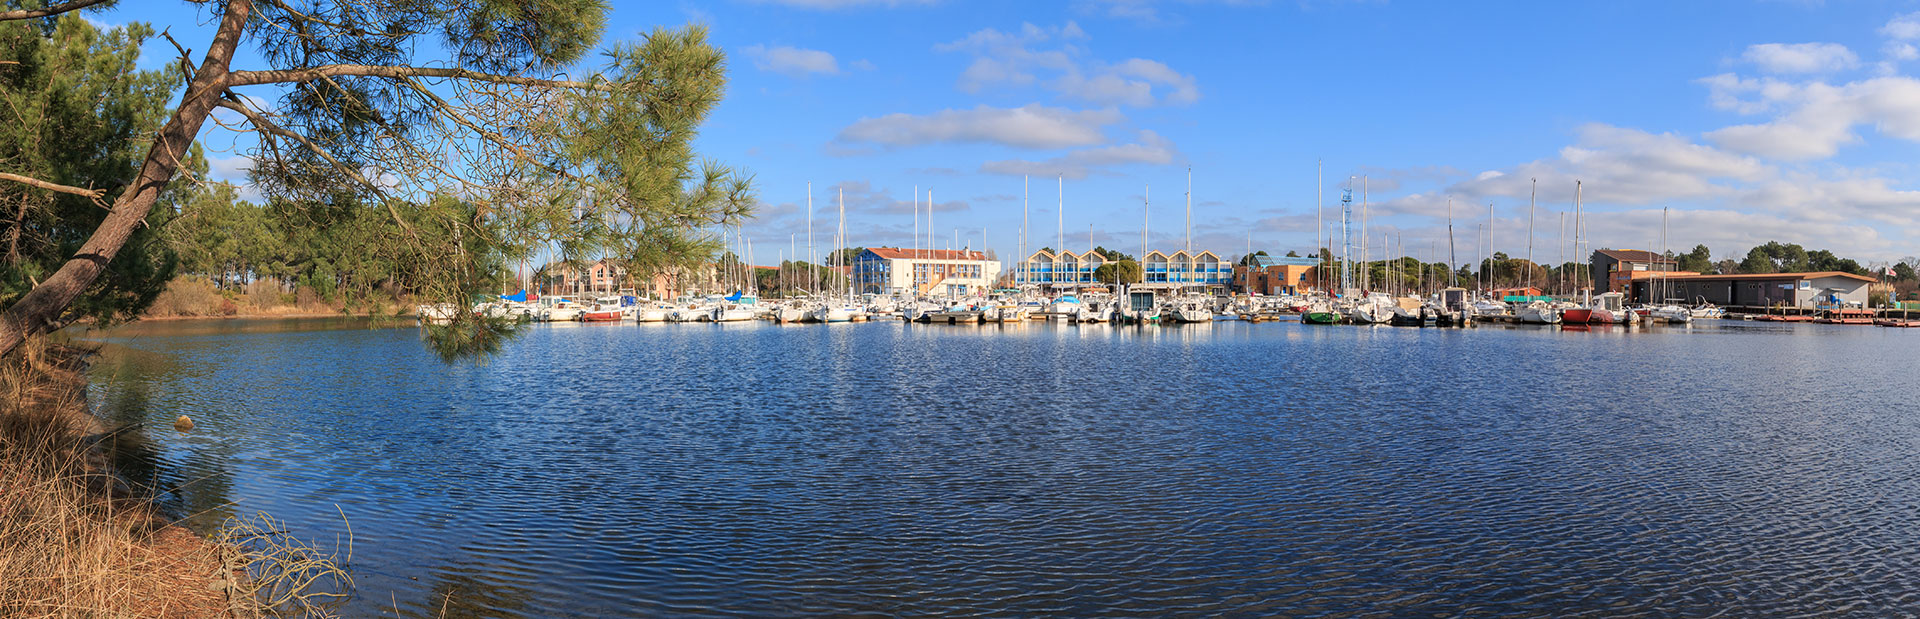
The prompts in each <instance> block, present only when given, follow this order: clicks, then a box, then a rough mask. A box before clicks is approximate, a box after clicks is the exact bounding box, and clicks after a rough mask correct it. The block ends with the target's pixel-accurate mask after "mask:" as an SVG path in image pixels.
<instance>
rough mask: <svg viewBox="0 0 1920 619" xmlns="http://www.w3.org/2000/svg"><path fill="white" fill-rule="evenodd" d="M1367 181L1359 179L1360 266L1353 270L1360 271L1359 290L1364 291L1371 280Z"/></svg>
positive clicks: (1365, 178) (1364, 177) (1362, 178)
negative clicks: (1368, 258) (1368, 250)
mask: <svg viewBox="0 0 1920 619" xmlns="http://www.w3.org/2000/svg"><path fill="white" fill-rule="evenodd" d="M1367 180H1368V177H1366V176H1362V177H1360V264H1358V265H1356V267H1355V268H1358V269H1360V289H1361V290H1366V289H1367V288H1368V287H1369V286H1368V284H1371V283H1372V282H1371V281H1369V280H1372V279H1373V267H1372V265H1369V264H1367Z"/></svg>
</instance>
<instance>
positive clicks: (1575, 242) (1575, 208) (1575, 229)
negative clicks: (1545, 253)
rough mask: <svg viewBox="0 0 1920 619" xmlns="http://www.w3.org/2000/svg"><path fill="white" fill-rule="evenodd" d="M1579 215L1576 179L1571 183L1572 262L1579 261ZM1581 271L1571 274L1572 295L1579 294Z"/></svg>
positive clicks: (1578, 188)
mask: <svg viewBox="0 0 1920 619" xmlns="http://www.w3.org/2000/svg"><path fill="white" fill-rule="evenodd" d="M1580 215H1581V209H1580V181H1579V180H1577V179H1576V180H1574V181H1573V259H1574V260H1579V259H1580V220H1581V217H1580ZM1581 270H1585V269H1580V270H1576V271H1574V272H1573V292H1574V294H1579V293H1580V271H1581Z"/></svg>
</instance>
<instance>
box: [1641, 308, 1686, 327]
mask: <svg viewBox="0 0 1920 619" xmlns="http://www.w3.org/2000/svg"><path fill="white" fill-rule="evenodd" d="M1647 316H1648V317H1649V318H1651V319H1653V320H1657V321H1660V322H1664V323H1668V324H1676V325H1684V324H1687V323H1690V322H1693V312H1691V311H1688V309H1687V308H1685V307H1682V306H1679V305H1662V306H1660V307H1656V308H1653V309H1652V310H1650V311H1648V312H1647Z"/></svg>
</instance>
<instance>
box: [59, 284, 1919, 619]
mask: <svg viewBox="0 0 1920 619" xmlns="http://www.w3.org/2000/svg"><path fill="white" fill-rule="evenodd" d="M104 339H105V340H107V341H108V342H110V343H111V345H110V346H109V347H108V349H107V351H106V354H105V355H104V356H103V357H102V358H101V359H99V360H98V362H97V363H96V365H95V367H94V369H93V372H92V375H93V378H94V380H95V383H94V387H93V396H94V401H95V404H96V405H97V406H98V407H99V408H100V410H101V413H102V415H104V416H106V417H108V418H110V419H112V420H116V421H119V422H125V423H134V422H145V423H146V424H147V425H146V426H145V429H144V430H142V431H138V432H136V433H135V438H137V439H139V441H140V442H141V447H140V448H139V449H135V450H133V453H132V455H131V456H130V457H131V459H132V463H131V464H130V466H131V469H130V470H132V471H133V472H134V474H135V475H138V476H142V477H145V478H147V479H150V480H153V481H154V482H156V483H158V484H159V485H160V486H162V487H165V488H169V489H172V490H173V492H172V493H171V494H169V495H168V496H167V497H166V500H167V502H168V505H169V506H171V507H173V508H175V509H177V510H179V511H180V512H181V513H187V514H194V516H193V518H192V519H191V520H190V522H191V523H192V524H194V526H197V527H208V526H212V525H216V524H218V522H219V521H220V520H221V519H222V518H223V517H225V516H226V515H227V514H232V513H251V512H255V511H266V512H269V513H271V514H273V515H274V516H276V517H278V518H281V519H284V520H285V521H286V522H287V523H288V525H289V527H290V528H291V529H292V530H293V531H294V532H295V533H296V534H297V535H298V536H300V537H304V538H308V539H316V540H320V541H322V542H324V543H327V544H331V543H332V540H333V539H335V538H336V536H338V537H340V538H342V539H344V537H345V532H346V531H345V526H344V525H343V523H342V522H341V517H340V514H341V513H344V514H345V515H346V517H347V518H348V519H349V520H350V521H351V523H352V529H353V534H354V535H355V539H356V540H357V544H356V546H355V548H354V551H353V562H352V565H351V568H352V569H353V572H354V575H355V578H356V580H357V581H358V584H359V590H358V592H359V597H358V598H357V599H355V600H354V601H353V602H352V605H351V606H349V607H348V608H346V609H345V610H346V612H347V613H348V614H350V615H356V616H361V615H372V614H379V613H383V612H384V613H387V614H392V613H393V612H394V609H395V608H396V607H397V608H398V609H399V611H400V612H401V613H402V614H405V615H410V616H436V615H438V613H440V612H441V609H442V608H443V606H444V607H445V608H446V611H447V614H448V615H449V616H495V617H544V616H556V615H558V616H577V615H590V616H591V615H689V614H735V615H759V616H765V615H796V614H832V615H844V614H857V613H869V614H883V615H927V614H936V615H1036V614H1066V615H1080V616H1085V615H1100V616H1114V615H1146V616H1167V615H1218V614H1230V615H1246V616H1258V615H1276V614H1285V615H1307V616H1311V615H1334V616H1351V615H1414V614H1419V615H1440V616H1450V615H1488V614H1505V615H1534V616H1539V615H1550V616H1563V617H1564V616H1604V617H1618V616H1636V615H1639V616H1652V615H1657V616H1676V615H1679V616H1696V615H1698V616H1704V615H1715V614H1723V615H1732V616H1756V615H1761V616H1787V615H1815V616H1849V615H1851V616H1884V615H1889V614H1899V613H1911V612H1913V611H1914V609H1916V608H1920V580H1915V578H1914V576H1913V575H1914V574H1916V573H1920V457H1916V455H1917V454H1920V449H1916V443H1920V408H1917V407H1916V406H1915V400H1916V397H1917V396H1920V386H1917V384H1920V383H1916V380H1915V370H1916V369H1917V368H1920V355H1916V354H1915V352H1914V351H1915V345H1916V344H1920V332H1912V331H1909V330H1902V329H1884V328H1877V327H1838V326H1825V325H1768V324H1762V323H1741V322H1724V323H1715V322H1703V323H1701V324H1699V325H1696V326H1693V327H1652V328H1636V329H1626V328H1619V327H1602V328H1596V329H1594V330H1591V331H1573V330H1559V329H1554V328H1544V327H1519V326H1486V327H1479V328H1474V329H1467V330H1441V329H1413V328H1393V327H1373V328H1361V327H1349V326H1313V325H1301V324H1297V323H1269V324H1245V323H1226V322H1223V323H1215V324H1212V325H1189V326H1182V327H1150V328H1144V329H1142V328H1133V327H1125V328H1121V327H1112V326H1087V327H1073V326H1066V325H1053V324H1045V323H1040V324H1024V325H1008V326H1005V327H1001V326H986V327H955V326H929V325H904V324H900V323H893V322H886V323H866V324H836V325H796V326H780V325H774V324H767V323H748V324H720V325H715V324H646V325H633V324H626V325H599V324H561V325H535V326H533V327H531V328H530V329H529V332H528V333H527V334H526V335H525V336H524V337H523V338H521V339H520V340H518V341H516V342H514V343H513V344H511V345H509V346H508V348H507V349H506V350H505V352H504V353H502V354H501V355H499V356H498V357H496V358H494V359H492V360H491V361H490V362H488V363H485V364H482V365H474V364H460V365H446V364H443V363H441V362H440V361H439V360H438V359H437V358H436V357H435V356H434V355H433V354H432V353H431V352H430V351H429V350H428V349H427V348H425V347H424V346H423V345H422V343H421V342H420V335H419V332H418V331H417V330H415V329H413V328H411V327H407V328H384V329H370V328H367V327H366V326H365V325H364V324H361V323H355V322H352V321H345V320H320V321H282V322H247V321H225V322H176V323H154V324H142V325H135V326H132V327H128V328H123V329H121V330H118V331H115V332H113V333H111V334H110V335H109V336H107V337H105V338H104ZM180 414H188V415H191V416H193V418H194V419H195V421H196V422H197V424H198V428H197V429H195V430H194V431H192V432H191V433H186V434H181V433H177V432H175V431H174V430H173V429H172V428H171V425H170V424H171V420H172V419H173V418H174V417H175V416H177V415H180ZM336 506H337V507H336ZM336 509H337V510H338V511H336Z"/></svg>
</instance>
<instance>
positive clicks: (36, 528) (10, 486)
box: [0, 340, 352, 617]
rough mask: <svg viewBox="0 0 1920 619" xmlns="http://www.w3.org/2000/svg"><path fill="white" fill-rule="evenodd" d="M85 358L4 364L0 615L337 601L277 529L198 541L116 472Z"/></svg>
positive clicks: (290, 607) (342, 584)
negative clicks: (93, 408) (90, 403)
mask: <svg viewBox="0 0 1920 619" xmlns="http://www.w3.org/2000/svg"><path fill="white" fill-rule="evenodd" d="M83 357H84V354H83V351H76V350H73V349H68V348H61V347H55V346H50V345H48V344H47V343H45V342H44V341H40V340H33V341H29V342H28V343H26V344H23V345H21V347H20V348H19V349H18V350H16V351H15V352H14V353H13V354H11V355H9V356H8V357H7V358H5V359H0V617H226V616H234V617H258V616H265V615H299V614H305V615H322V616H324V615H327V614H328V613H329V612H330V608H329V606H328V603H330V602H333V601H339V600H343V599H344V595H343V592H346V591H350V590H351V588H352V580H351V579H350V578H348V577H347V574H346V573H345V572H344V571H342V570H341V568H339V567H338V564H337V563H336V561H335V560H334V557H332V556H329V555H325V554H323V553H320V552H318V551H316V550H314V549H312V548H310V547H307V546H305V545H302V544H299V543H298V542H297V541H293V540H291V539H289V538H288V537H287V535H286V533H285V527H282V526H279V524H278V523H275V522H273V521H272V520H270V519H266V518H264V517H256V518H253V519H247V520H241V521H235V522H233V523H231V524H230V526H229V527H228V528H227V530H226V531H225V532H223V534H222V535H221V536H220V540H219V541H218V542H213V541H208V540H205V539H201V538H199V537H197V536H195V535H193V534H192V533H190V532H188V531H186V530H185V529H182V528H180V527H177V526H172V525H171V523H170V522H169V521H168V520H167V519H165V518H163V517H162V516H161V515H160V514H159V513H158V511H157V510H156V509H155V508H154V507H153V506H152V504H151V503H150V502H149V501H147V500H146V499H145V496H144V495H143V494H142V493H141V492H139V491H138V489H135V488H133V487H130V486H129V485H127V484H126V483H124V482H123V481H122V480H121V479H119V478H118V477H116V476H115V475H113V474H112V472H111V470H110V469H109V467H108V463H107V461H106V458H105V457H104V456H103V455H102V453H101V450H100V449H98V448H97V447H96V444H97V443H98V442H99V441H100V440H101V439H102V438H103V436H104V435H103V434H102V430H103V428H101V426H100V424H99V422H98V421H97V420H96V419H95V418H93V417H92V416H91V415H90V414H88V413H87V410H86V406H85V401H86V400H85V392H84V389H85V377H84V374H83V370H84V368H83V367H82V363H83V362H82V358H83Z"/></svg>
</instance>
